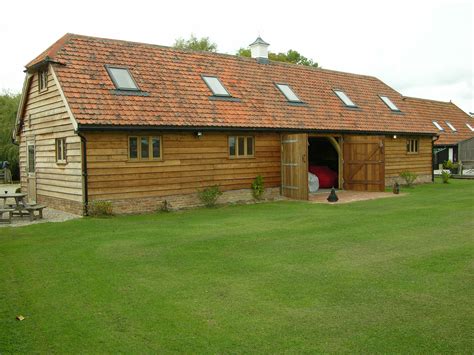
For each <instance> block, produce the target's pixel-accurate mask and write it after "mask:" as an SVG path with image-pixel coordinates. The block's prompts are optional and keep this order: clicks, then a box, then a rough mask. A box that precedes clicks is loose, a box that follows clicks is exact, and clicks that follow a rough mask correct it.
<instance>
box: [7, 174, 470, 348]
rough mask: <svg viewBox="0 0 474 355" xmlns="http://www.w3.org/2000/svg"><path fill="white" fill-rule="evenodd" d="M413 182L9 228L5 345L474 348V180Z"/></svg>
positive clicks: (33, 346)
mask: <svg viewBox="0 0 474 355" xmlns="http://www.w3.org/2000/svg"><path fill="white" fill-rule="evenodd" d="M406 191H408V195H406V196H403V197H398V198H388V199H380V200H375V201H366V202H356V203H351V204H345V205H337V204H336V205H320V204H308V203H305V202H276V203H265V204H256V205H244V206H228V207H222V208H216V209H198V210H192V211H186V212H179V213H160V214H155V215H145V216H127V217H114V218H108V219H91V218H87V219H83V220H75V221H69V222H65V223H56V224H54V223H47V224H41V225H32V226H29V227H24V228H2V229H0V353H8V352H39V353H49V352H160V353H162V352H186V353H191V352H192V353H274V352H292V353H300V352H352V353H364V352H365V353H367V352H389V353H393V352H410V353H414V352H415V353H432V352H443V353H445V352H457V353H472V352H473V351H474V346H473V338H472V334H474V329H473V328H474V327H473V324H474V316H473V308H474V307H473V306H474V305H473V299H474V297H473V296H474V292H473V290H474V287H473V262H472V260H473V251H474V247H473V230H474V207H473V206H474V183H473V182H471V181H454V180H452V182H451V183H450V184H448V185H443V184H441V183H439V182H438V183H436V184H433V185H424V186H417V187H416V188H412V189H408V190H406ZM18 314H22V315H24V316H25V317H26V319H25V320H24V321H21V322H20V321H16V320H15V316H16V315H18Z"/></svg>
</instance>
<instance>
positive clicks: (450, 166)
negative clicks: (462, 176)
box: [443, 160, 459, 174]
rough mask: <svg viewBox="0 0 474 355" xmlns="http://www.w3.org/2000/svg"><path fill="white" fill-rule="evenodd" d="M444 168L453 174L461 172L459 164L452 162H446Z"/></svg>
mask: <svg viewBox="0 0 474 355" xmlns="http://www.w3.org/2000/svg"><path fill="white" fill-rule="evenodd" d="M443 168H444V169H448V170H449V171H450V172H451V174H457V173H458V170H459V163H453V162H452V161H451V160H446V161H445V162H444V163H443Z"/></svg>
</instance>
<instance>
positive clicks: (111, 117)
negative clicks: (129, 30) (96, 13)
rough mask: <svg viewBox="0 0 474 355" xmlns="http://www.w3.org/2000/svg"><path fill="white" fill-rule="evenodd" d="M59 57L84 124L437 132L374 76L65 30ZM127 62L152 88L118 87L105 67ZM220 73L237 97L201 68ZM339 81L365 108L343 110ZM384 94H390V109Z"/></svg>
mask: <svg viewBox="0 0 474 355" xmlns="http://www.w3.org/2000/svg"><path fill="white" fill-rule="evenodd" d="M46 56H47V57H48V58H49V59H51V60H54V61H57V62H59V63H62V64H61V65H60V64H54V67H55V71H56V73H57V76H58V80H59V82H60V84H61V87H62V89H63V91H64V94H65V96H66V98H67V101H68V103H69V105H70V107H71V110H72V112H73V114H74V116H75V118H76V120H77V121H78V123H79V126H80V127H81V128H82V127H86V126H87V125H89V127H90V126H91V125H107V126H108V125H113V126H167V127H169V126H173V127H213V128H215V127H222V128H230V127H235V128H251V129H252V128H265V129H301V130H321V131H323V130H326V131H365V132H390V133H403V132H405V133H425V134H430V133H431V134H436V133H437V130H436V128H434V127H433V126H432V125H426V124H425V122H423V121H422V120H419V119H418V118H417V114H416V112H415V111H414V110H413V109H412V108H411V107H410V105H408V104H407V102H406V101H404V100H403V97H402V96H401V95H400V94H399V93H398V92H397V91H395V90H393V89H392V88H390V87H389V86H387V85H386V84H384V83H383V82H382V81H380V80H378V79H377V78H374V77H370V76H364V75H355V74H348V73H341V72H337V71H331V70H324V69H316V68H310V67H305V66H300V65H293V64H285V63H280V62H272V61H270V63H269V64H259V63H257V61H256V60H255V59H252V58H243V57H237V56H232V55H225V54H216V53H208V52H198V51H185V50H184V51H183V50H177V49H174V48H169V47H162V46H156V45H150V44H143V43H134V42H126V41H119V40H110V39H103V38H94V37H86V36H80V35H73V34H68V35H66V36H64V37H63V38H61V39H60V40H59V41H58V42H57V43H56V44H54V45H53V46H51V47H50V48H49V49H48V50H47V51H46V52H44V53H43V54H42V55H41V56H39V57H38V58H36V59H35V60H34V61H32V62H31V63H29V66H31V65H33V64H36V63H38V62H40V61H41V60H43V59H44V58H46ZM106 64H109V65H117V66H125V67H128V68H129V70H130V72H131V73H132V75H133V77H134V79H135V81H136V82H137V84H138V86H139V87H140V88H141V90H143V91H144V92H146V93H147V94H148V95H149V96H136V95H133V96H124V95H117V94H116V93H115V87H114V85H113V83H112V80H111V79H110V77H109V75H108V74H107V71H106V69H105V67H104V66H105V65H106ZM203 74H206V75H215V76H217V77H219V79H220V81H221V82H222V83H223V85H224V86H225V87H226V89H227V90H228V91H229V92H230V93H231V95H232V96H233V97H236V98H238V99H240V101H238V102H231V101H224V100H211V99H210V96H211V92H210V91H209V88H208V87H207V86H206V84H205V83H204V81H203V80H202V78H201V75H203ZM275 83H286V84H289V85H290V86H291V87H292V88H293V90H294V91H295V93H296V95H298V97H299V98H300V99H301V100H303V101H304V102H305V103H306V105H299V106H298V105H292V104H289V103H288V102H287V100H286V99H285V97H284V96H283V95H282V94H281V92H280V91H279V90H278V89H277V87H276V86H275ZM333 89H341V90H343V91H344V92H346V94H347V95H348V96H349V97H350V98H351V99H352V101H354V102H355V103H356V104H357V105H358V106H359V109H350V108H346V107H345V106H344V104H343V103H342V102H341V100H340V99H339V98H338V97H337V96H336V95H335V94H334V93H333V91H332V90H333ZM378 95H386V96H388V97H389V98H390V99H391V100H392V101H393V102H394V103H395V105H397V106H398V108H399V109H400V110H401V111H402V113H394V112H392V111H390V109H389V108H388V107H387V106H386V105H385V104H384V103H383V102H382V100H381V99H380V98H379V97H378Z"/></svg>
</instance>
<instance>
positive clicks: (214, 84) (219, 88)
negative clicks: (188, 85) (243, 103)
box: [202, 76, 230, 96]
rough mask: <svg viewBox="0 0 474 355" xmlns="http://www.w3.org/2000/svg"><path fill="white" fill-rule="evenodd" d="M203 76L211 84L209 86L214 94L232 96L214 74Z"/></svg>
mask: <svg viewBox="0 0 474 355" xmlns="http://www.w3.org/2000/svg"><path fill="white" fill-rule="evenodd" d="M202 78H203V79H204V81H205V82H206V84H207V85H208V86H209V88H210V89H211V91H212V93H213V94H214V95H219V96H230V94H229V93H228V92H227V90H226V89H225V88H224V86H223V85H222V84H221V82H220V81H219V79H217V78H215V77H213V76H203V77H202Z"/></svg>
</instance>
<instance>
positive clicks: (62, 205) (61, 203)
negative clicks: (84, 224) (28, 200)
mask: <svg viewBox="0 0 474 355" xmlns="http://www.w3.org/2000/svg"><path fill="white" fill-rule="evenodd" d="M36 202H37V203H39V204H41V205H45V206H46V207H50V208H54V209H55V210H60V211H64V212H69V213H72V214H77V215H79V216H82V215H83V214H84V207H83V204H82V203H80V202H77V201H71V200H66V199H64V198H58V197H51V196H45V195H37V196H36Z"/></svg>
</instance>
